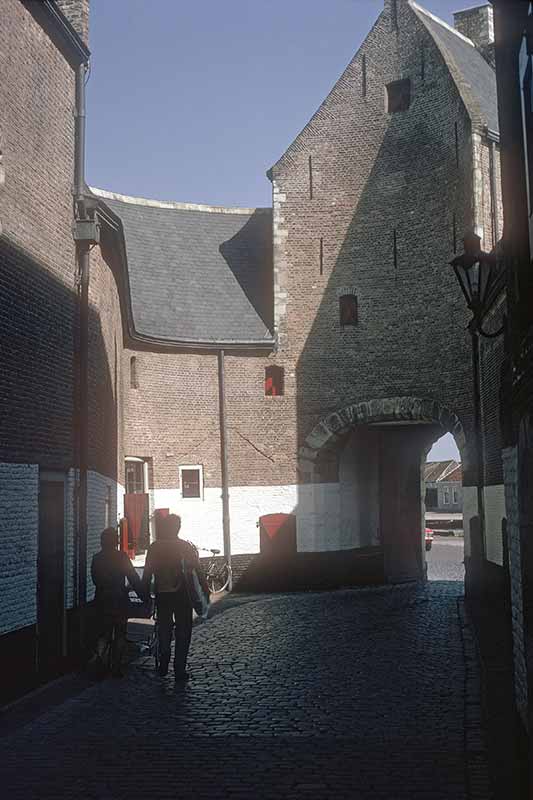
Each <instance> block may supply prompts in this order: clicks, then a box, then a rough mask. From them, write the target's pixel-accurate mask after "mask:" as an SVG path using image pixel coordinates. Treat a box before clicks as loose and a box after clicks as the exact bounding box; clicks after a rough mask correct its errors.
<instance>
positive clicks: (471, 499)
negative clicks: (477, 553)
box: [463, 486, 478, 556]
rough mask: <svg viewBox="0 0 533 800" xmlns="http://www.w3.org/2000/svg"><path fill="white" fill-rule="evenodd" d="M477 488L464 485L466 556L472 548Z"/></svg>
mask: <svg viewBox="0 0 533 800" xmlns="http://www.w3.org/2000/svg"><path fill="white" fill-rule="evenodd" d="M477 513H478V508H477V488H476V487H475V486H463V530H464V537H465V556H470V555H471V553H472V549H471V546H470V520H471V519H472V517H477Z"/></svg>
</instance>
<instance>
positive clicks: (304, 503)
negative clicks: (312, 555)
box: [136, 483, 377, 563]
mask: <svg viewBox="0 0 533 800" xmlns="http://www.w3.org/2000/svg"><path fill="white" fill-rule="evenodd" d="M229 503H230V519H231V552H232V553H233V554H234V555H238V554H242V553H258V552H259V528H258V527H257V522H258V520H259V517H260V516H262V515H263V514H274V513H285V514H292V513H294V514H296V540H297V547H298V551H299V552H324V551H328V550H347V549H351V548H353V547H360V546H366V539H365V541H364V542H363V540H362V538H361V536H359V537H354V534H353V530H352V529H351V528H350V527H349V526H344V528H343V526H342V525H341V511H340V508H341V505H340V485H339V484H338V483H318V484H304V485H300V486H298V485H296V484H291V485H287V486H232V487H230V490H229ZM154 507H155V508H156V509H157V508H168V509H169V510H170V512H171V513H172V514H179V515H180V517H181V520H182V528H181V535H182V537H183V538H184V539H188V540H189V541H191V542H194V544H195V545H196V546H197V547H200V548H201V547H203V548H206V549H209V548H211V547H214V548H217V549H219V550H220V551H222V550H223V539H222V490H221V489H220V488H207V489H205V490H204V497H203V500H199V499H192V498H187V499H184V498H182V497H181V494H180V491H179V489H178V487H176V488H175V489H155V490H154ZM365 515H366V512H365V513H363V514H362V515H360V517H361V519H363V522H364V521H365V520H366V519H367V516H365ZM358 524H361V523H358ZM365 524H366V523H365ZM372 543H377V539H376V538H374V539H373V540H372ZM142 561H143V558H141V559H140V561H139V563H141V562H142ZM136 563H137V561H136Z"/></svg>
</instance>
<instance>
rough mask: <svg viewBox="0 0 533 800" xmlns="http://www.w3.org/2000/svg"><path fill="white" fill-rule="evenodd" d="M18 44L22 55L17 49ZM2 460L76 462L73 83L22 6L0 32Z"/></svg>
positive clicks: (7, 16)
mask: <svg viewBox="0 0 533 800" xmlns="http://www.w3.org/2000/svg"><path fill="white" fill-rule="evenodd" d="M13 42H17V47H16V48H13ZM0 73H1V74H2V82H1V85H0V103H1V106H2V109H3V113H2V119H1V120H0V142H1V149H2V152H3V164H4V169H5V183H4V185H3V187H2V191H1V192H0V219H1V220H2V229H3V239H2V243H1V244H0V287H1V292H2V304H1V310H0V318H1V326H2V332H3V340H4V341H5V342H9V347H4V348H3V349H2V355H1V356H0V366H1V369H0V374H1V375H2V378H1V379H0V401H1V403H2V408H3V410H4V413H5V414H6V418H7V419H8V420H11V421H13V420H14V419H16V420H17V424H16V425H15V424H6V425H4V426H3V430H4V435H3V437H2V443H1V445H0V458H1V459H2V460H4V461H27V462H29V463H36V462H39V463H41V464H43V465H45V466H50V467H52V468H60V467H61V468H62V467H65V466H66V465H68V464H69V463H71V460H72V434H71V424H72V355H73V342H72V326H73V314H74V303H75V293H74V282H75V270H76V263H75V252H74V243H73V240H72V232H71V222H72V193H71V190H72V180H73V157H74V117H73V111H74V74H73V71H72V69H71V67H70V66H69V65H68V64H67V62H66V61H65V59H64V57H63V56H62V54H61V53H60V52H59V51H58V50H57V48H56V47H55V45H53V44H52V42H51V41H50V40H49V39H48V38H47V36H46V35H45V34H44V32H43V31H42V29H41V28H40V27H39V25H38V24H37V22H36V21H35V20H34V18H33V17H32V16H31V15H30V14H29V12H28V11H27V10H26V8H25V7H24V5H23V4H22V3H20V2H19V1H18V0H6V2H5V3H4V4H3V6H2V25H1V26H0Z"/></svg>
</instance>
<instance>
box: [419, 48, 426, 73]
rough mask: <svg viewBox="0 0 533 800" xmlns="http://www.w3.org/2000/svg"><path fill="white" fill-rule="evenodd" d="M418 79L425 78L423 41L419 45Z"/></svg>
mask: <svg viewBox="0 0 533 800" xmlns="http://www.w3.org/2000/svg"><path fill="white" fill-rule="evenodd" d="M420 80H421V81H422V83H423V82H424V81H425V80H426V46H425V44H424V42H422V44H421V45H420Z"/></svg>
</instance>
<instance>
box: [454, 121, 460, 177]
mask: <svg viewBox="0 0 533 800" xmlns="http://www.w3.org/2000/svg"><path fill="white" fill-rule="evenodd" d="M454 127H455V163H456V164H457V166H459V126H458V124H457V122H456V123H455V126H454Z"/></svg>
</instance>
